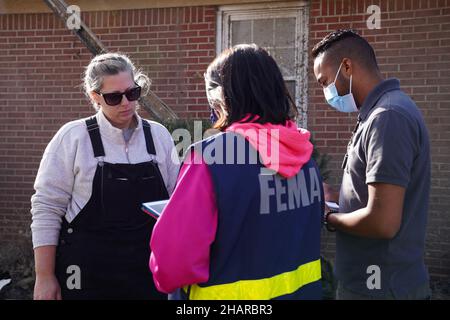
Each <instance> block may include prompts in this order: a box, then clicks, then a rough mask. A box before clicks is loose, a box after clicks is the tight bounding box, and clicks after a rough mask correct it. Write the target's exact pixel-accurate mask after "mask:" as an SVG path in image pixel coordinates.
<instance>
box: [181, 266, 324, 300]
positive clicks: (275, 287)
mask: <svg viewBox="0 0 450 320" xmlns="http://www.w3.org/2000/svg"><path fill="white" fill-rule="evenodd" d="M320 279H321V267H320V259H318V260H315V261H312V262H308V263H305V264H302V265H301V266H300V267H298V268H297V269H296V270H294V271H289V272H285V273H281V274H278V275H276V276H273V277H270V278H264V279H258V280H241V281H236V282H233V283H226V284H221V285H215V286H209V287H200V286H198V285H196V284H195V285H192V286H191V287H190V291H189V290H188V288H189V287H188V286H186V287H185V288H184V291H185V292H189V299H190V300H270V299H274V298H277V297H281V296H284V295H287V294H291V293H294V292H296V291H297V290H299V289H300V288H302V287H303V286H305V285H307V284H309V283H312V282H315V281H318V280H320Z"/></svg>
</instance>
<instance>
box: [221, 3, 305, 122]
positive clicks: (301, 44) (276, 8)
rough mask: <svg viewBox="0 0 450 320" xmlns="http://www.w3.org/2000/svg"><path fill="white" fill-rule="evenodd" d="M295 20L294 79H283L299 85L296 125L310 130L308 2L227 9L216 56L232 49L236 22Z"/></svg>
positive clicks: (239, 6) (230, 6)
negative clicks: (308, 108) (231, 30)
mask: <svg viewBox="0 0 450 320" xmlns="http://www.w3.org/2000/svg"><path fill="white" fill-rule="evenodd" d="M292 17H295V18H296V33H297V35H298V37H296V38H295V47H296V48H297V54H296V55H295V69H294V74H295V75H294V76H290V77H284V80H286V81H296V85H295V105H296V106H297V109H298V112H299V115H300V117H299V119H298V120H297V125H298V126H300V127H303V128H307V124H308V122H307V101H308V96H307V94H308V32H309V30H308V21H309V10H308V3H307V2H306V1H291V2H270V3H262V4H249V5H224V6H220V7H218V10H217V34H216V52H217V54H219V53H220V52H222V51H223V50H224V49H226V48H228V47H229V46H230V40H231V39H230V34H229V32H230V26H231V23H230V22H231V21H233V20H247V19H248V20H255V19H274V18H292Z"/></svg>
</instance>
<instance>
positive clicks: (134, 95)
mask: <svg viewBox="0 0 450 320" xmlns="http://www.w3.org/2000/svg"><path fill="white" fill-rule="evenodd" d="M95 92H96V93H98V94H99V95H101V96H102V97H103V99H105V102H106V104H107V105H109V106H117V105H118V104H120V103H121V102H122V96H123V95H125V97H127V99H128V101H136V100H137V99H139V98H140V97H141V87H140V86H136V87H134V88H131V89H128V90H127V91H125V92H112V93H101V92H97V91H95Z"/></svg>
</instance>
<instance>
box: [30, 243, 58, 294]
mask: <svg viewBox="0 0 450 320" xmlns="http://www.w3.org/2000/svg"><path fill="white" fill-rule="evenodd" d="M55 256H56V246H42V247H37V248H35V249H34V262H35V269H36V283H35V284H34V297H33V298H34V300H61V287H60V286H59V283H58V279H56V276H55Z"/></svg>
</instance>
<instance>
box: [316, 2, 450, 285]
mask: <svg viewBox="0 0 450 320" xmlns="http://www.w3.org/2000/svg"><path fill="white" fill-rule="evenodd" d="M371 4H376V5H378V6H380V8H381V19H382V20H381V29H379V30H369V29H368V28H367V26H366V19H367V18H368V17H369V14H366V10H367V7H368V6H369V5H371ZM309 27H310V34H309V48H310V50H311V49H312V47H313V46H314V44H316V43H317V42H318V41H320V39H322V37H323V36H324V35H326V34H327V33H328V32H330V31H333V30H335V29H338V28H349V27H351V28H354V29H356V30H358V31H359V32H360V33H361V34H362V35H363V36H364V37H365V38H366V39H367V40H368V41H369V42H370V43H371V44H372V45H373V47H374V48H375V51H376V55H377V58H378V62H379V64H380V68H381V71H382V73H383V75H384V76H385V77H396V78H399V79H400V82H401V86H402V87H403V90H405V91H406V92H407V93H408V94H410V95H411V96H412V98H413V99H414V100H415V101H416V103H417V105H418V106H419V108H420V109H421V110H422V112H423V114H424V117H425V121H426V124H427V126H428V129H429V132H430V139H431V152H432V154H431V156H432V191H431V204H430V212H429V225H428V232H427V244H426V259H427V263H428V265H429V269H430V272H431V273H432V275H433V277H436V278H437V277H443V278H444V277H445V278H447V279H448V277H449V276H450V210H449V205H450V192H449V188H450V165H449V163H450V1H448V0H447V1H445V0H443V1H401V0H400V1H375V0H370V1H362V0H361V1H312V3H311V7H310V26H309ZM309 65H310V66H312V65H313V61H312V59H311V58H310V63H309ZM309 81H310V82H309V92H308V94H309V97H308V99H309V104H308V124H309V129H311V130H312V131H313V133H314V136H315V139H316V141H317V144H318V146H319V150H321V151H322V152H326V153H328V154H330V155H331V156H332V157H333V158H332V161H331V163H330V166H331V168H332V169H333V177H332V179H331V180H330V181H331V182H332V183H334V184H337V183H339V182H340V179H341V172H340V171H341V170H340V169H339V168H340V164H341V162H342V158H343V155H344V154H345V148H346V145H347V143H348V139H349V138H350V135H351V130H352V129H353V126H354V123H355V116H354V115H343V114H339V113H338V112H335V111H333V110H332V109H331V108H329V107H328V105H326V104H325V103H324V98H323V93H322V90H321V88H320V87H319V86H318V85H317V83H316V81H315V78H314V75H313V71H312V67H311V68H310V73H309ZM323 250H324V252H325V253H326V255H327V256H329V257H332V256H333V255H334V250H335V242H334V236H333V235H329V234H326V232H324V241H323Z"/></svg>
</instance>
